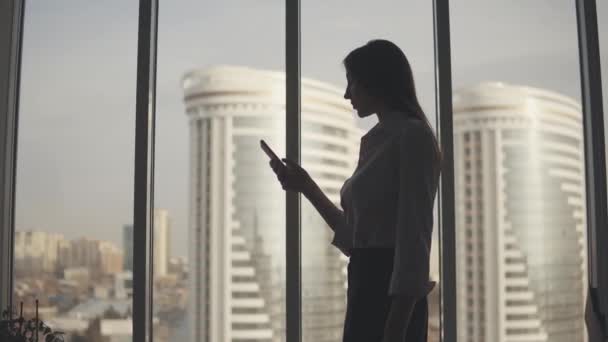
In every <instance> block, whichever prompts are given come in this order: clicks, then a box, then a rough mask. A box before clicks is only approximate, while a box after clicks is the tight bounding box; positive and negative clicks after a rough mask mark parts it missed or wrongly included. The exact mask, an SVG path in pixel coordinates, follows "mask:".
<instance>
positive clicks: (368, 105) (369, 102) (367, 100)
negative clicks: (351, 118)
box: [344, 72, 377, 118]
mask: <svg viewBox="0 0 608 342" xmlns="http://www.w3.org/2000/svg"><path fill="white" fill-rule="evenodd" d="M346 81H347V85H346V91H345V92H344V98H345V99H347V100H350V104H351V105H352V106H353V109H355V110H356V111H357V115H359V117H361V118H364V117H366V116H369V115H372V114H374V113H375V112H376V110H375V107H376V105H375V104H376V102H377V101H375V100H374V98H373V97H372V96H371V95H370V94H369V93H368V92H367V91H366V89H365V87H363V86H361V84H360V83H358V82H357V80H356V79H354V78H353V76H352V75H351V74H350V73H349V72H346Z"/></svg>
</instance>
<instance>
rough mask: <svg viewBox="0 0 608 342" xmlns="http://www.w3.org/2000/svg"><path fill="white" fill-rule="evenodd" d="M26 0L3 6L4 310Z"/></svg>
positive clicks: (0, 241)
mask: <svg viewBox="0 0 608 342" xmlns="http://www.w3.org/2000/svg"><path fill="white" fill-rule="evenodd" d="M24 9H25V1H23V0H8V1H4V2H2V4H1V5H0V19H1V20H0V23H1V24H0V146H1V149H0V194H1V195H0V311H2V310H4V309H5V308H7V307H8V306H9V305H11V302H12V294H13V291H12V289H13V243H14V232H15V224H14V217H15V215H14V213H15V176H16V175H15V170H16V165H17V129H18V126H17V121H18V112H19V78H20V77H19V76H20V69H21V68H20V65H21V43H22V37H23V36H22V33H23V15H24Z"/></svg>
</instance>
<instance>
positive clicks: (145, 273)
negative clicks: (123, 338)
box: [132, 0, 158, 342]
mask: <svg viewBox="0 0 608 342" xmlns="http://www.w3.org/2000/svg"><path fill="white" fill-rule="evenodd" d="M157 32H158V0H140V1H139V30H138V35H137V90H136V94H137V97H136V103H135V172H134V197H133V198H134V205H133V304H132V305H133V341H134V342H148V341H151V339H152V276H153V275H152V253H153V250H152V241H153V236H152V234H153V232H152V225H153V222H152V220H153V215H152V214H153V207H154V126H155V116H156V113H155V103H156V45H157Z"/></svg>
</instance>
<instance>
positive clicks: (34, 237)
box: [14, 230, 66, 275]
mask: <svg viewBox="0 0 608 342" xmlns="http://www.w3.org/2000/svg"><path fill="white" fill-rule="evenodd" d="M64 243H66V240H65V239H64V237H63V235H61V234H53V233H47V232H41V231H19V230H18V231H16V232H15V256H14V258H15V271H16V272H17V274H23V275H25V274H37V273H40V272H56V271H57V267H58V263H59V249H60V246H61V245H62V244H64Z"/></svg>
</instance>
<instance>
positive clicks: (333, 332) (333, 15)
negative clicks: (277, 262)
mask: <svg viewBox="0 0 608 342" xmlns="http://www.w3.org/2000/svg"><path fill="white" fill-rule="evenodd" d="M404 13H407V15H406V17H407V18H408V20H406V21H404V20H403V18H404ZM372 39H388V40H391V41H393V42H394V43H396V44H397V45H398V46H399V47H400V48H401V49H402V50H403V51H404V53H405V54H406V56H407V57H408V60H409V62H410V63H411V65H412V68H413V70H414V77H415V82H416V86H417V92H418V96H419V99H420V101H421V104H422V106H423V109H424V110H425V112H426V115H427V117H428V118H429V120H430V121H431V123H432V124H433V125H435V103H434V96H435V88H434V60H433V57H432V56H433V49H434V47H433V8H432V3H431V2H428V1H410V2H407V3H406V2H394V1H377V2H374V3H372V2H354V3H352V4H350V5H349V6H346V7H345V6H344V4H343V3H339V2H324V1H316V0H315V1H304V2H303V3H302V76H303V80H302V83H301V87H302V131H301V139H302V165H303V166H304V168H305V169H306V170H307V171H308V172H309V173H310V174H311V176H312V177H313V179H314V180H315V181H316V182H317V184H319V186H320V187H321V189H322V190H323V191H324V192H325V194H326V195H327V196H328V197H329V198H330V199H331V200H332V201H333V202H334V203H335V204H336V205H337V206H338V208H341V206H340V189H341V187H342V185H343V183H344V181H345V180H346V179H347V178H349V177H350V176H351V174H352V173H353V171H354V169H355V167H356V165H357V161H358V158H359V144H360V139H361V137H362V136H363V135H364V134H365V133H367V131H368V130H370V129H371V128H372V127H373V126H374V125H375V124H376V123H377V117H376V116H375V115H374V116H370V117H367V118H359V117H358V116H357V114H356V112H355V111H354V110H353V108H352V106H351V104H350V102H349V101H348V100H345V99H344V97H343V96H344V92H345V89H346V72H345V69H344V66H343V64H342V61H343V59H344V58H345V57H346V55H347V54H348V53H349V52H350V51H352V50H353V49H355V48H357V47H359V46H361V45H363V44H365V43H367V42H368V41H369V40H372ZM319 81H320V82H323V84H320V83H318V82H319ZM338 147H339V148H340V149H338ZM435 222H437V221H435ZM437 231H438V225H436V226H435V229H434V233H435V237H436V236H437ZM333 237H334V233H333V232H332V230H331V229H330V228H329V227H328V226H327V225H326V224H325V221H324V220H323V218H322V217H321V216H320V215H319V214H318V213H317V212H316V210H315V209H314V207H313V206H312V205H311V204H310V202H308V201H307V200H306V199H304V200H303V202H302V323H303V332H302V340H303V341H335V342H339V341H342V330H343V329H342V327H343V323H344V314H345V308H346V285H347V277H346V276H347V272H346V269H347V263H348V258H347V257H345V256H344V255H343V254H342V253H341V252H340V251H339V250H338V249H337V248H336V247H335V246H333V245H331V244H330V242H331V240H332V239H333ZM439 248H440V246H439V243H438V239H436V238H435V239H434V241H433V246H432V254H433V258H432V261H431V262H432V265H431V277H432V278H433V280H435V281H438V280H439V279H438V277H439V262H438V260H439V259H438V257H437V255H438V250H439ZM429 298H430V304H429V309H430V313H431V318H430V322H429V341H439V315H438V312H439V286H437V287H436V288H435V290H434V291H433V292H431V294H430V297H429Z"/></svg>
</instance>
